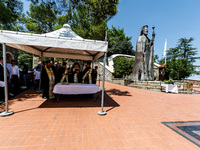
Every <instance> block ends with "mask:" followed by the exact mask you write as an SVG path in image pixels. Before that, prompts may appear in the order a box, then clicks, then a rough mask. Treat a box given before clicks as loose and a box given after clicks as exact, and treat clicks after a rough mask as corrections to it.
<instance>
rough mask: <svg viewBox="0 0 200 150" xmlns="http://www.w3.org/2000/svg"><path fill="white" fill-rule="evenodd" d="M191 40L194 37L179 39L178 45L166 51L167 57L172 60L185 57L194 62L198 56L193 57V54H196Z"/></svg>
mask: <svg viewBox="0 0 200 150" xmlns="http://www.w3.org/2000/svg"><path fill="white" fill-rule="evenodd" d="M193 40H194V39H193V38H192V37H191V38H189V39H187V38H181V39H179V41H178V46H177V47H175V48H170V49H169V50H168V51H167V59H168V60H173V59H181V58H186V59H187V60H188V61H189V62H192V63H193V62H196V59H198V57H195V55H197V50H196V48H193V47H192V44H191V42H192V41H193Z"/></svg>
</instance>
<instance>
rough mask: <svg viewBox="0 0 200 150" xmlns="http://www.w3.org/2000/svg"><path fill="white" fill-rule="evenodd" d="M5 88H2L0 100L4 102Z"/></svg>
mask: <svg viewBox="0 0 200 150" xmlns="http://www.w3.org/2000/svg"><path fill="white" fill-rule="evenodd" d="M4 93H5V92H4V87H0V100H3V99H4V95H5V94H4Z"/></svg>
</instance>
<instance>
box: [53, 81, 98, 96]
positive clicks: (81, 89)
mask: <svg viewBox="0 0 200 150" xmlns="http://www.w3.org/2000/svg"><path fill="white" fill-rule="evenodd" d="M100 90H101V89H100V88H99V86H98V85H96V84H81V83H70V84H69V85H61V83H58V84H56V85H55V86H54V89H53V93H55V94H69V95H73V94H94V93H97V92H99V91H100Z"/></svg>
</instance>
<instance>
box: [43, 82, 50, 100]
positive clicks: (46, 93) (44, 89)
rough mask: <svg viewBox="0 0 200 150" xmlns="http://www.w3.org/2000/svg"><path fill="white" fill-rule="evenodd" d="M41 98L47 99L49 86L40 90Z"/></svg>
mask: <svg viewBox="0 0 200 150" xmlns="http://www.w3.org/2000/svg"><path fill="white" fill-rule="evenodd" d="M42 97H43V98H44V97H46V98H49V86H47V85H45V86H44V87H43V90H42Z"/></svg>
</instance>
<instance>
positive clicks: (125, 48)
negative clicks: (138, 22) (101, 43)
mask: <svg viewBox="0 0 200 150" xmlns="http://www.w3.org/2000/svg"><path fill="white" fill-rule="evenodd" d="M131 38H132V37H128V36H126V35H125V33H124V29H123V28H122V29H120V28H118V29H117V28H116V27H114V26H112V28H111V29H108V42H109V45H108V56H111V55H113V54H127V55H134V54H135V51H133V46H132V44H131V42H130V40H131Z"/></svg>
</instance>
